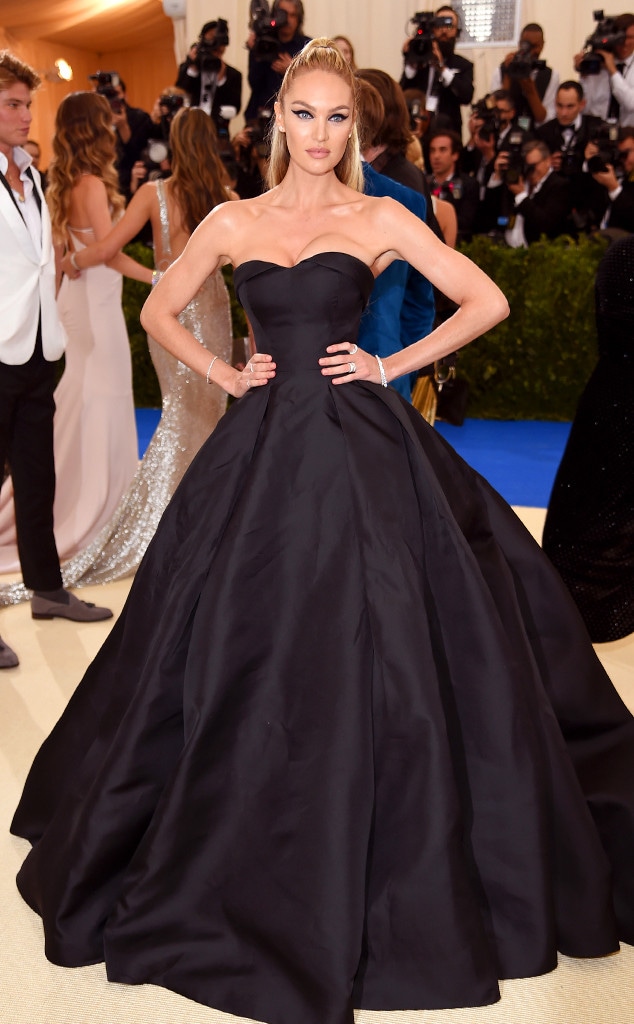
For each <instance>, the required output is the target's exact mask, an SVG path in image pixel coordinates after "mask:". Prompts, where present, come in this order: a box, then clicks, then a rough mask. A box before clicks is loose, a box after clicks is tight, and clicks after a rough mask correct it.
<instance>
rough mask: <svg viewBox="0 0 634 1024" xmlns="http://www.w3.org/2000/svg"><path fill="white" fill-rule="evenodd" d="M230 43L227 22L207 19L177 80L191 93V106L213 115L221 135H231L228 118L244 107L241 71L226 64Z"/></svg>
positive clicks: (180, 69)
mask: <svg viewBox="0 0 634 1024" xmlns="http://www.w3.org/2000/svg"><path fill="white" fill-rule="evenodd" d="M219 32H220V35H219V36H218V33H219ZM217 37H218V41H216V40H217ZM227 43H228V35H227V27H226V22H224V23H221V24H220V25H219V22H218V21H208V22H206V23H205V24H204V25H203V27H202V28H201V30H200V35H199V37H198V42H196V43H194V45H193V46H192V47H191V49H190V51H189V53H188V54H187V57H186V59H185V60H184V61H183V63H182V64H181V65H180V66H179V68H178V78H177V79H176V85H177V86H178V88H179V89H184V90H185V92H186V93H188V95H189V99H190V103H191V106H192V107H201V108H202V109H203V110H204V111H205V112H206V113H207V114H210V115H211V117H212V118H213V121H214V124H215V125H216V130H217V132H218V136H219V138H223V137H228V134H229V131H228V130H229V121H230V120H231V118H232V117H235V116H236V114H237V113H238V112H239V110H240V107H241V106H242V73H241V72H240V71H238V69H237V68H234V67H232V66H231V64H226V63H225V60H224V53H225V50H226V48H227Z"/></svg>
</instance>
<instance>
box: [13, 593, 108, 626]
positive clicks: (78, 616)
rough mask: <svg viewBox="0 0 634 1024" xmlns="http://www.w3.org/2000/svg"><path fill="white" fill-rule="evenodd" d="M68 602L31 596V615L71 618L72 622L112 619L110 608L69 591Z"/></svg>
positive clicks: (43, 617) (40, 617)
mask: <svg viewBox="0 0 634 1024" xmlns="http://www.w3.org/2000/svg"><path fill="white" fill-rule="evenodd" d="M68 598H69V600H68V604H64V602H63V601H49V599H48V598H47V597H38V595H37V594H34V595H33V597H32V598H31V617H32V618H33V619H70V620H71V622H101V621H102V620H103V619H111V618H112V612H111V611H110V609H109V608H98V607H97V606H96V605H94V604H91V603H90V602H89V601H80V600H79V598H78V597H75V595H74V594H71V593H70V592H68Z"/></svg>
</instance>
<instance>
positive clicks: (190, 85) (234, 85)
mask: <svg viewBox="0 0 634 1024" xmlns="http://www.w3.org/2000/svg"><path fill="white" fill-rule="evenodd" d="M225 69H226V81H225V82H224V83H223V85H219V86H217V88H216V92H215V95H214V100H213V103H212V105H211V113H212V116H213V118H214V120H216V117H217V115H218V114H219V111H220V108H221V107H225V106H226V107H235V108H236V111H239V110H240V107H241V106H242V72H240V71H238V69H237V68H233V67H231V65H230V64H225ZM190 70H193V71H197V70H198V69H197V67H196V64H195V62H194V61H191V60H190V59H189V58H187V60H186V61H184V62H183V63H182V64H181V65H180V67H179V69H178V78H177V79H176V85H177V86H178V88H179V89H184V90H185V92H186V93H189V99H190V102H191V105H192V107H197V106H199V105H200V74H188V72H189V71H190Z"/></svg>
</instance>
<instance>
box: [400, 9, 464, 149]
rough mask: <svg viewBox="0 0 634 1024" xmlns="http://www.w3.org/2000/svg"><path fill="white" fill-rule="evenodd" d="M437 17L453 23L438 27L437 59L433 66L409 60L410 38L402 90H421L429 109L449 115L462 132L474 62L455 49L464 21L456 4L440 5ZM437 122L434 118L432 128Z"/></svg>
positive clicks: (434, 46)
mask: <svg viewBox="0 0 634 1024" xmlns="http://www.w3.org/2000/svg"><path fill="white" fill-rule="evenodd" d="M436 17H442V18H447V19H449V20H451V24H450V25H449V24H448V25H443V26H438V27H434V28H433V29H432V32H433V36H434V38H433V41H432V50H433V61H432V63H431V64H429V65H423V66H422V67H421V66H420V65H418V64H415V63H412V62H411V61H409V62H408V59H407V58H408V52H409V43H410V40H409V39H407V40H406V41H405V45H404V47H403V53H404V59H405V64H404V68H403V75H402V77H401V83H400V84H401V88H402V89H420V90H421V91H422V92H424V93H425V96H426V97H427V110H428V111H429V112H430V113H431V114H432V115H434V117H435V118H440V117H443V118H446V119H447V121H446V122H437V123H438V126H440V123H442V124H443V126H444V124H445V123H448V124H449V126H450V127H451V128H452V129H453V130H454V131H456V132H458V134H459V135H461V133H462V112H461V109H460V108H461V107H462V106H465V105H466V104H468V103H471V100H472V99H473V64H472V63H471V61H470V60H467V59H466V58H465V57H460V56H458V54H457V53H455V52H454V50H455V46H456V40H457V38H458V35H459V34H460V21H459V18H458V15H457V14H456V12H455V11H454V9H453V7H450V6H448V5H447V4H445V5H443V6H442V7H439V8H438V10H437V11H436ZM435 127H436V125H435V124H434V123H433V121H432V125H431V128H432V131H433V130H434V128H435Z"/></svg>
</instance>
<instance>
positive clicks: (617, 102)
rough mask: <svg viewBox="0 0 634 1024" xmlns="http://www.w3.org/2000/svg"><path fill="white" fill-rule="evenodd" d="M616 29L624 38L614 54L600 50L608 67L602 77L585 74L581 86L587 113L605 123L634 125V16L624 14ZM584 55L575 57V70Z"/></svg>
mask: <svg viewBox="0 0 634 1024" xmlns="http://www.w3.org/2000/svg"><path fill="white" fill-rule="evenodd" d="M614 20H615V23H616V29H617V31H619V32H622V33H623V35H624V39H623V42H622V43H619V44H618V45H617V46H615V47H614V52H613V53H612V52H610V51H609V50H598V51H597V53H598V54H599V55H600V56H601V57H602V59H603V63H604V65H605V66H604V67H603V68H602V69H601V70H600V71H599V74H598V75H583V74H582V75H581V84H582V86H583V91H584V93H585V97H586V101H587V112H588V113H589V114H594V115H595V117H600V118H601V120H603V121H606V120H613V121H616V122H617V123H618V124H619V125H622V126H626V125H634V14H620V15H619V16H618V18H615V19H614ZM583 56H584V54H583V52H582V53H578V54H577V55H576V56H575V60H574V63H575V71H579V65H580V63H581V60H582V58H583Z"/></svg>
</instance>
